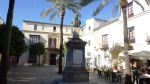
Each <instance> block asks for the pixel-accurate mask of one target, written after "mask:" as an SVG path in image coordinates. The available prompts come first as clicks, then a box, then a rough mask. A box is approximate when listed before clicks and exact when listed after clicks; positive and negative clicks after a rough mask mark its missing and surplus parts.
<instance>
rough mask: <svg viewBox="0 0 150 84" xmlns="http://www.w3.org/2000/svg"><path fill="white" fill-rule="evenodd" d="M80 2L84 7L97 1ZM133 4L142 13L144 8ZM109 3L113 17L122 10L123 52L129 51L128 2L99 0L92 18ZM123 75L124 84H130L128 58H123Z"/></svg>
mask: <svg viewBox="0 0 150 84" xmlns="http://www.w3.org/2000/svg"><path fill="white" fill-rule="evenodd" d="M80 1H81V5H82V6H85V5H87V4H90V3H92V2H94V1H97V0H80ZM132 1H134V2H135V3H137V4H138V5H139V6H140V7H141V8H142V10H143V11H144V7H143V6H142V5H141V3H140V2H139V1H138V0H132ZM110 3H114V9H113V12H112V14H113V16H114V15H115V14H116V11H117V9H119V8H121V10H122V14H123V22H124V25H123V31H124V50H125V51H128V50H129V39H128V28H127V10H126V8H127V6H128V0H116V1H115V0H100V5H99V6H98V7H97V8H96V9H95V10H94V12H93V16H96V15H97V14H98V13H99V12H100V11H101V10H102V9H103V8H105V7H106V6H107V5H109V4H110ZM125 57H126V58H125V63H126V64H125V67H126V69H125V74H126V80H127V81H125V84H132V81H131V73H130V71H131V70H130V62H129V61H130V59H129V56H127V55H126V56H125Z"/></svg>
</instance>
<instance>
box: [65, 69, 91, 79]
mask: <svg viewBox="0 0 150 84" xmlns="http://www.w3.org/2000/svg"><path fill="white" fill-rule="evenodd" d="M63 79H64V81H66V82H89V72H88V71H87V70H86V69H78V68H77V69H75V68H73V69H69V68H65V69H64V72H63Z"/></svg>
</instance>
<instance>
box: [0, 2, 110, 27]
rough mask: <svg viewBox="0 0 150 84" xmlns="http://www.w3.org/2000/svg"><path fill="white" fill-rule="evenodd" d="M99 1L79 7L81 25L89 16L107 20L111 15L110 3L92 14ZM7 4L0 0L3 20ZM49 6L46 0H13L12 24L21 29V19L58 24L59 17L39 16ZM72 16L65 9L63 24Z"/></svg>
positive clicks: (67, 22)
mask: <svg viewBox="0 0 150 84" xmlns="http://www.w3.org/2000/svg"><path fill="white" fill-rule="evenodd" d="M99 3H100V0H96V2H94V3H91V4H89V5H87V6H85V7H83V8H82V9H81V11H80V13H81V18H79V20H81V26H83V25H85V22H86V20H88V19H91V18H99V19H103V20H108V19H110V18H111V17H112V6H111V5H109V6H107V7H105V8H104V9H103V10H102V11H101V12H100V13H99V14H98V15H97V16H95V17H93V16H92V13H93V11H94V9H95V8H96V7H97V6H98V5H99ZM8 5H9V0H0V17H1V18H2V19H3V20H4V22H6V17H7V12H8ZM49 7H51V4H50V3H49V2H46V0H15V6H14V15H13V25H15V26H17V27H18V28H19V29H20V30H22V24H23V20H27V21H36V22H46V23H54V24H60V17H59V18H58V19H56V20H55V19H54V20H53V21H51V22H50V20H49V16H47V17H45V18H42V17H41V16H40V14H41V12H42V11H43V10H45V9H46V8H49ZM73 18H74V13H73V12H72V11H69V10H66V14H65V17H64V24H65V25H71V20H72V19H73Z"/></svg>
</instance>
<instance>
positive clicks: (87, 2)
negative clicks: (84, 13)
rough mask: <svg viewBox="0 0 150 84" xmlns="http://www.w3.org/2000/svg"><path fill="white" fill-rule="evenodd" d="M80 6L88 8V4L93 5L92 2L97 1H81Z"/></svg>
mask: <svg viewBox="0 0 150 84" xmlns="http://www.w3.org/2000/svg"><path fill="white" fill-rule="evenodd" d="M79 2H80V3H79V4H80V5H81V6H86V5H88V4H90V3H92V2H95V0H79Z"/></svg>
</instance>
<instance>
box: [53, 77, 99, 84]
mask: <svg viewBox="0 0 150 84" xmlns="http://www.w3.org/2000/svg"><path fill="white" fill-rule="evenodd" d="M55 83H56V84H98V82H91V81H89V82H66V81H64V80H63V78H60V79H55Z"/></svg>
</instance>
